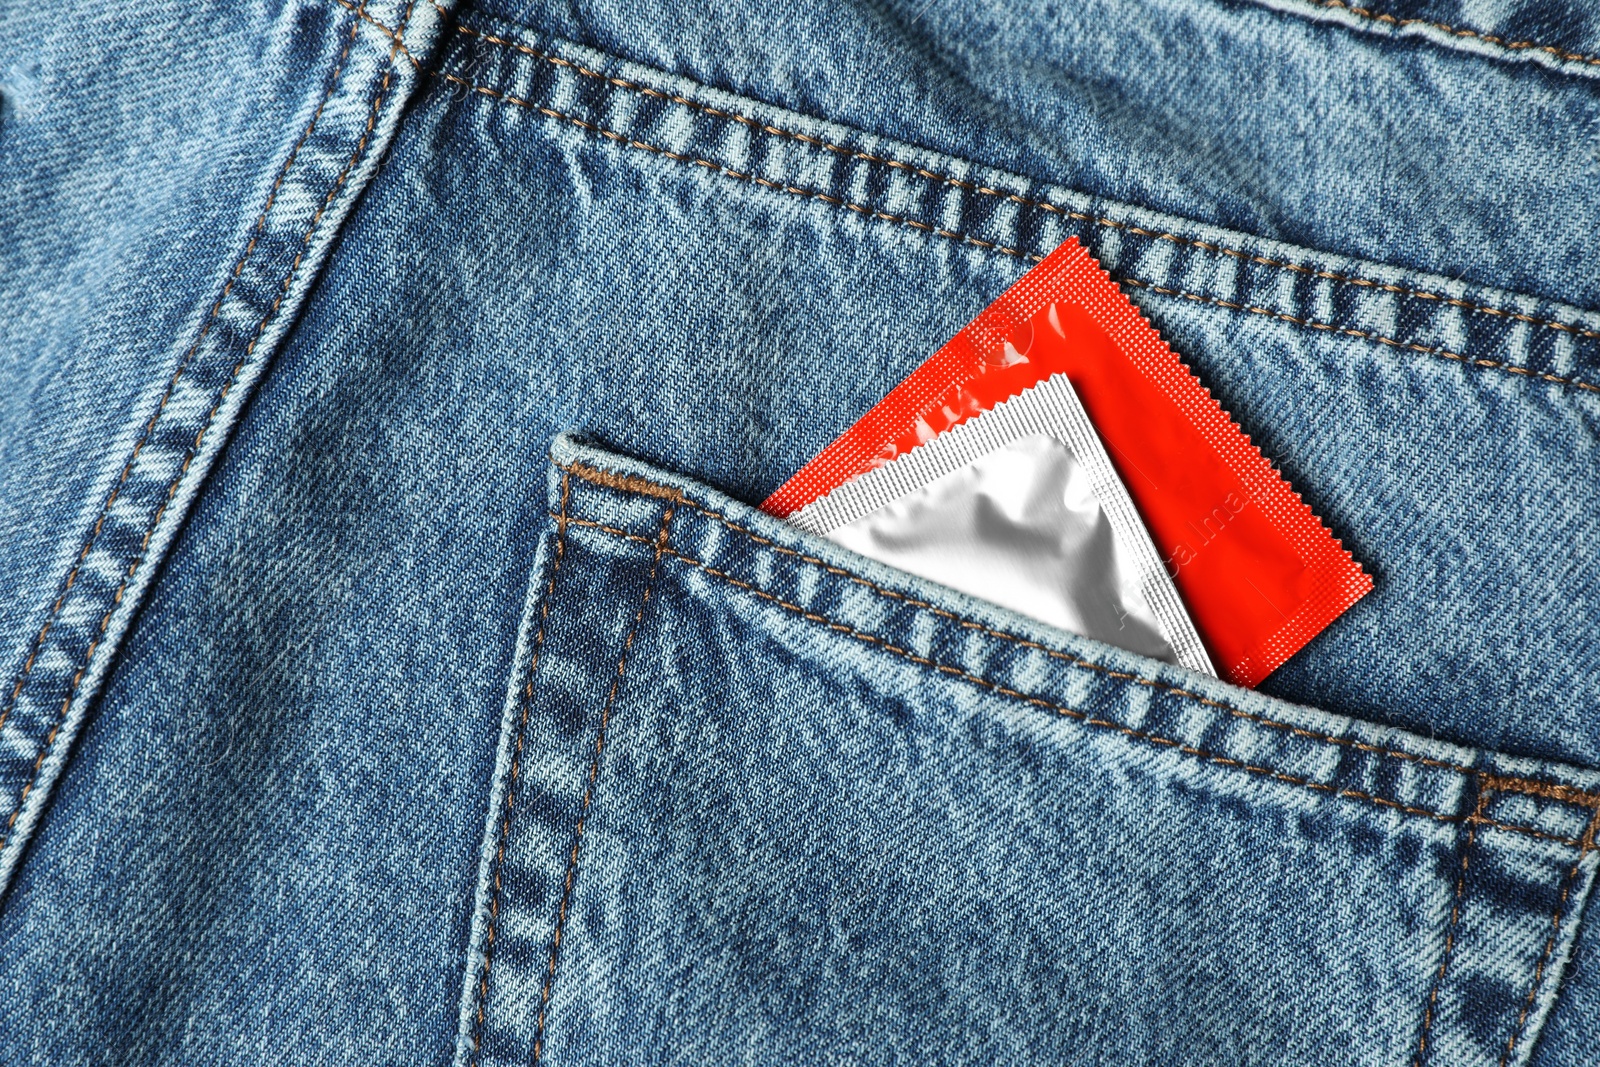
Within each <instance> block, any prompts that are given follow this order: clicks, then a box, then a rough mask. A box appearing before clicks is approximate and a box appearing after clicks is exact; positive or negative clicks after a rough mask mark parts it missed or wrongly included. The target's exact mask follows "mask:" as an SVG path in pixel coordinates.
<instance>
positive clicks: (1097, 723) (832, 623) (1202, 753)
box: [568, 518, 1579, 846]
mask: <svg viewBox="0 0 1600 1067" xmlns="http://www.w3.org/2000/svg"><path fill="white" fill-rule="evenodd" d="M568 521H569V522H570V523H572V524H574V525H583V526H591V527H595V528H599V529H602V530H605V531H606V532H608V533H614V534H618V535H620V536H623V537H625V538H627V539H628V540H632V541H640V542H644V543H653V542H651V541H650V539H649V538H641V537H639V536H638V535H636V534H627V533H626V532H624V531H621V530H616V529H615V528H613V527H606V526H603V525H602V524H599V523H592V522H587V521H585V520H581V519H577V518H571V519H569V520H568ZM666 555H668V556H670V557H671V558H673V559H675V560H678V561H679V562H681V563H685V564H688V565H689V566H692V567H696V568H698V569H700V570H702V571H704V572H705V573H707V574H709V575H711V576H712V577H714V578H717V579H720V580H721V581H724V582H727V583H728V584H729V585H732V586H735V587H736V588H739V589H742V590H744V591H746V592H748V593H750V594H751V595H753V596H756V597H759V598H760V599H762V600H766V601H768V602H769V603H772V604H775V605H777V606H778V607H780V608H783V609H784V610H786V611H790V612H793V613H794V614H796V615H799V616H800V617H801V618H803V619H805V620H807V621H808V622H815V623H819V624H821V625H822V626H825V627H826V628H828V629H829V630H832V631H833V632H835V633H839V634H844V635H845V636H847V637H851V638H854V639H855V640H857V641H861V642H863V643H864V644H868V645H872V646H873V647H876V648H880V649H882V650H884V651H886V652H889V653H892V654H894V655H896V656H899V657H901V658H902V659H907V660H910V661H911V662H912V663H916V664H918V665H919V666H923V667H928V668H931V669H933V670H935V671H938V672H939V673H941V674H947V675H950V676H951V677H954V678H959V679H961V680H962V681H965V682H969V683H971V684H973V685H976V686H979V687H981V688H983V689H987V690H989V691H990V692H993V693H998V694H1000V695H1001V696H1006V697H1011V698H1013V699H1015V700H1020V701H1022V702H1024V703H1026V704H1029V705H1031V706H1033V707H1037V708H1043V709H1046V710H1048V711H1051V712H1054V713H1055V714H1058V715H1061V716H1063V717H1065V718H1069V719H1073V720H1075V721H1077V722H1080V723H1083V724H1084V725H1086V726H1093V727H1096V728H1098V729H1106V730H1114V731H1116V732H1117V733H1119V734H1122V735H1123V736H1125V737H1130V738H1134V739H1135V740H1139V741H1145V742H1148V743H1150V744H1154V745H1160V746H1162V747H1166V748H1173V749H1176V750H1177V751H1179V752H1182V753H1183V754H1185V755H1188V756H1194V757H1196V758H1198V759H1202V760H1205V761H1206V762H1208V763H1214V764H1217V765H1219V766H1223V767H1232V768H1236V769H1238V770H1243V771H1249V772H1250V773H1252V774H1257V775H1262V776H1264V777H1267V778H1271V779H1273V780H1274V781H1278V782H1285V783H1287V784H1289V785H1297V786H1303V787H1304V788H1307V789H1311V790H1315V791H1317V792H1320V793H1327V794H1329V795H1332V796H1336V797H1342V798H1346V799H1351V800H1360V801H1364V802H1366V803H1370V804H1374V805H1376V806H1378V807H1382V808H1390V809H1393V810H1395V811H1400V812H1403V813H1405V814H1407V815H1422V816H1426V817H1427V818H1430V819H1434V820H1437V821H1439V822H1449V823H1459V822H1467V823H1470V824H1472V825H1473V826H1479V825H1484V826H1493V827H1495V828H1496V829H1500V830H1506V831H1508V832H1511V833H1519V834H1524V835H1527V836H1530V837H1537V838H1542V839H1546V840H1551V841H1556V842H1559V843H1561V844H1565V845H1572V846H1576V845H1578V844H1579V842H1578V841H1577V840H1575V839H1571V838H1566V837H1561V836H1559V835H1556V834H1549V833H1546V832H1544V831H1541V830H1536V829H1534V828H1532V827H1526V826H1513V825H1510V824H1507V823H1500V822H1496V821H1494V820H1492V819H1489V818H1487V817H1485V816H1484V815H1483V814H1482V813H1481V811H1480V812H1474V813H1473V814H1472V815H1469V816H1466V817H1463V816H1460V815H1445V814H1443V813H1441V812H1436V811H1432V810H1430V809H1428V808H1418V807H1412V806H1409V805H1406V804H1401V803H1399V802H1398V801H1394V800H1390V799H1388V798H1387V797H1380V796H1375V795H1373V794H1371V793H1365V792H1362V791H1360V790H1356V789H1340V788H1338V787H1337V786H1332V785H1328V784H1326V783H1323V782H1316V781H1312V780H1311V779H1309V778H1302V777H1299V776H1297V775H1292V774H1285V773H1283V772H1282V771H1279V770H1275V769H1274V768H1271V767H1262V766H1257V765H1254V764H1249V763H1245V762H1243V761H1242V760H1236V759H1233V758H1232V757H1229V756H1223V755H1220V754H1218V753H1215V752H1211V751H1208V750H1206V749H1203V748H1198V747H1196V746H1194V745H1188V744H1185V743H1183V742H1181V741H1176V740H1173V739H1172V738H1169V737H1163V736H1161V735H1159V734H1154V733H1150V732H1149V731H1145V730H1137V729H1134V728H1133V727H1131V726H1125V725H1123V724H1122V723H1119V722H1115V721H1113V720H1110V719H1098V718H1094V717H1093V716H1091V715H1089V714H1088V713H1087V712H1083V711H1080V710H1078V709H1076V708H1072V707H1068V706H1066V705H1063V704H1057V703H1055V702H1054V701H1051V700H1047V699H1045V698H1043V697H1039V696H1034V695H1032V694H1029V693H1024V692H1022V691H1021V690H1017V689H1012V688H1011V687H1009V686H1005V685H1001V684H1000V683H998V682H994V681H991V680H989V679H987V678H984V677H982V676H980V675H976V674H972V673H971V672H969V671H965V670H962V669H961V668H959V667H952V666H950V665H948V664H944V663H940V662H939V661H938V660H935V659H931V658H929V657H927V656H920V655H918V654H917V653H915V652H912V651H911V650H909V649H905V648H901V647H899V646H898V645H895V644H892V643H890V642H889V641H887V640H885V639H884V638H882V637H878V636H877V635H875V634H869V633H866V632H864V631H861V630H857V629H855V628H854V627H852V626H848V625H846V624H844V623H841V622H838V621H837V620H835V619H833V618H831V617H829V616H827V615H823V614H820V613H818V612H814V611H808V610H806V609H805V608H803V607H801V606H800V605H798V604H793V603H790V602H789V601H787V600H784V599H782V598H781V597H778V596H774V595H773V594H771V593H768V592H767V591H765V590H763V589H761V588H759V587H757V586H755V585H753V584H752V583H750V582H746V581H743V580H742V579H740V578H737V577H735V576H734V575H732V574H729V573H728V572H727V571H723V570H720V569H718V568H716V567H713V566H711V565H710V564H708V563H706V562H705V561H704V560H700V559H696V558H694V557H693V556H689V555H685V554H683V553H681V552H677V551H673V550H668V551H667V552H666Z"/></svg>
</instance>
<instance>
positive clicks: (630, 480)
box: [569, 463, 684, 504]
mask: <svg viewBox="0 0 1600 1067" xmlns="http://www.w3.org/2000/svg"><path fill="white" fill-rule="evenodd" d="M569 469H570V470H571V471H572V473H573V474H576V475H577V476H578V477H580V478H582V479H583V480H584V481H586V482H593V483H594V484H596V485H603V486H605V487H606V488H607V489H619V490H621V491H622V492H624V493H637V494H639V495H640V496H653V497H656V498H657V499H659V500H670V501H672V502H673V503H675V504H681V503H683V502H684V496H683V494H682V493H680V492H679V491H678V490H676V489H674V488H672V487H671V486H668V485H658V484H657V483H655V482H652V481H650V480H649V479H647V478H635V477H634V476H633V475H631V474H617V473H614V472H612V471H603V470H601V469H600V468H598V467H591V466H589V465H588V464H587V463H574V464H573V465H572V466H571V467H570V468H569Z"/></svg>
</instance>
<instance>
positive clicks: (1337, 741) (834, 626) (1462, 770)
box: [557, 463, 1600, 858]
mask: <svg viewBox="0 0 1600 1067" xmlns="http://www.w3.org/2000/svg"><path fill="white" fill-rule="evenodd" d="M557 469H560V470H562V471H564V472H566V473H568V474H571V475H575V476H576V477H578V478H581V479H583V480H585V481H589V482H592V483H595V484H598V485H601V486H604V487H606V488H610V489H616V490H619V491H622V492H635V493H637V492H639V491H640V490H639V489H637V488H623V486H622V484H621V483H622V482H624V481H625V482H627V483H629V484H630V485H634V486H637V485H639V484H642V485H646V486H649V487H650V488H651V490H652V491H651V492H649V493H648V494H646V495H650V496H657V497H661V496H665V495H666V494H672V496H671V499H673V500H675V501H678V502H681V503H682V504H683V505H684V506H686V507H690V508H693V509H694V510H696V511H698V512H700V513H701V514H703V515H705V516H706V517H708V518H711V519H714V520H715V521H717V522H719V523H721V524H722V525H723V526H724V527H726V528H728V529H729V530H732V531H735V532H738V533H741V534H743V535H745V536H746V537H748V538H750V539H752V540H754V541H756V542H758V543H760V544H762V545H764V546H766V547H768V548H770V549H773V550H775V551H778V552H781V553H784V554H786V555H791V556H794V557H796V558H798V559H800V560H803V561H805V562H808V563H812V564H815V565H818V566H820V567H822V568H824V569H825V570H827V571H828V572H829V573H833V574H836V575H838V576H840V577H844V578H847V579H849V580H850V581H853V582H856V583H857V584H860V585H862V586H865V587H867V588H869V589H872V590H874V591H876V592H878V593H879V594H881V595H884V596H886V597H888V598H890V599H894V600H899V601H902V602H904V603H907V604H909V605H912V606H915V607H918V608H921V609H923V610H927V611H930V612H932V613H934V614H937V615H939V616H941V617H943V618H946V619H949V620H950V621H953V622H956V623H958V624H960V625H963V626H966V627H967V628H969V629H974V630H977V631H979V632H982V633H984V634H986V635H988V636H992V637H995V638H997V639H1000V640H1004V641H1007V642H1010V643H1013V644H1017V645H1019V646H1022V647H1026V648H1029V649H1030V650H1035V651H1039V652H1042V653H1044V654H1046V655H1049V656H1052V657H1054V658H1057V659H1060V660H1063V661H1065V662H1066V663H1067V664H1068V665H1069V666H1073V667H1080V668H1083V669H1086V670H1092V671H1097V672H1099V673H1102V674H1106V675H1108V676H1110V677H1114V678H1118V679H1121V680H1126V681H1131V682H1135V683H1137V684H1139V685H1144V686H1146V687H1149V688H1152V689H1156V690H1159V691H1162V692H1166V693H1169V694H1171V695H1173V696H1177V697H1180V698H1183V699H1187V700H1191V701H1195V702H1198V703H1201V704H1205V705H1208V706H1210V707H1214V708H1218V709H1221V710H1224V711H1227V712H1228V713H1229V714H1231V715H1234V716H1236V717H1239V718H1243V719H1247V720H1249V721H1251V722H1255V723H1257V724H1259V725H1262V726H1267V727H1270V728H1273V729H1279V730H1285V731H1288V732H1289V733H1291V734H1292V735H1293V736H1298V737H1303V738H1305V739H1308V740H1312V741H1318V742H1324V743H1328V744H1333V745H1340V746H1346V747H1352V748H1356V749H1358V750H1359V751H1362V752H1366V753H1368V754H1371V755H1377V756H1387V757H1393V758H1396V759H1401V760H1406V761H1409V762H1413V763H1420V764H1423V765H1426V766H1431V767H1436V768H1439V769H1442V770H1448V771H1452V772H1455V773H1458V774H1462V775H1465V776H1469V777H1471V778H1472V779H1474V780H1476V781H1477V782H1479V784H1480V788H1481V789H1483V790H1486V791H1487V790H1496V791H1504V792H1516V793H1522V794H1526V795H1530V796H1538V797H1542V798H1545V799H1550V800H1556V801H1559V802H1561V803H1566V804H1573V805H1577V806H1581V807H1588V808H1593V809H1596V810H1597V811H1600V794H1596V793H1587V792H1584V791H1582V790H1579V789H1575V788H1573V787H1571V786H1567V785H1562V784H1560V783H1555V782H1544V781H1540V780H1537V779H1531V778H1515V777H1509V776H1504V775H1496V774H1491V773H1488V772H1485V771H1482V770H1477V769H1474V768H1472V767H1467V766H1465V765H1462V764H1454V763H1449V762H1446V761H1441V760H1433V759H1429V758H1427V757H1424V756H1418V755H1415V754H1413V753H1409V752H1402V751H1398V750H1394V749H1387V748H1383V747H1381V746H1376V745H1370V744H1367V743H1365V742H1359V741H1354V740H1352V739H1350V738H1341V737H1334V736H1332V735H1328V734H1321V733H1317V732H1315V731H1311V730H1306V729H1304V728H1303V727H1298V726H1293V725H1291V724H1289V723H1283V722H1278V721H1276V720H1273V719H1268V718H1265V717H1263V716H1260V715H1256V714H1255V713H1253V712H1248V711H1245V710H1243V709H1242V708H1236V707H1233V706H1231V705H1229V704H1227V703H1225V702H1222V701H1216V700H1212V699H1210V698H1208V697H1204V696H1201V695H1200V694H1198V693H1194V692H1191V691H1189V690H1186V689H1181V688H1178V687H1175V686H1168V685H1166V684H1165V683H1161V682H1157V681H1154V680H1152V679H1146V678H1141V677H1139V676H1137V675H1133V674H1129V673H1127V672H1123V671H1115V670H1112V669H1110V668H1107V667H1103V666H1101V665H1099V664H1096V663H1091V662H1089V661H1087V660H1084V659H1082V658H1080V657H1076V656H1073V655H1071V654H1070V653H1064V652H1059V651H1056V650H1054V649H1051V648H1048V647H1046V646H1043V645H1040V644H1038V643H1037V642H1033V641H1029V640H1027V639H1026V638H1022V637H1017V636H1015V635H1012V634H1007V633H1004V632H1003V631H999V630H994V629H992V628H990V627H987V626H985V625H983V624H982V623H977V622H974V621H972V620H969V619H963V618H961V617H960V616H958V615H954V614H952V613H950V612H948V611H945V610H944V609H941V608H937V607H934V606H933V605H931V604H928V603H926V602H925V601H921V600H917V599H915V598H913V597H909V596H906V595H905V594H902V593H896V592H894V591H893V590H887V589H884V588H883V587H881V586H878V585H876V584H875V583H873V582H871V581H869V580H868V579H865V578H861V577H859V576H857V575H853V574H851V573H849V572H848V571H844V570H842V569H841V568H837V567H834V566H832V565H831V564H828V563H826V562H825V561H823V560H820V559H817V558H816V557H814V556H807V555H805V554H804V553H801V552H798V551H795V550H794V549H789V548H785V547H784V546H782V545H777V544H774V543H773V542H772V541H771V540H770V539H768V538H765V537H762V536H761V535H760V534H757V533H755V532H753V531H751V530H748V529H746V528H745V527H743V526H740V525H739V524H737V523H735V522H734V521H732V520H731V519H729V518H728V517H727V516H725V515H723V514H722V513H721V512H719V511H716V510H714V509H712V508H709V507H706V506H705V505H702V504H700V503H698V502H696V501H695V500H693V499H691V498H689V497H688V496H686V495H685V494H683V493H682V492H681V491H680V490H677V489H674V488H672V487H670V486H664V485H660V484H659V483H655V482H650V481H648V480H647V479H643V478H637V477H633V476H619V475H617V474H614V473H612V472H608V471H602V470H599V469H598V468H595V467H591V466H588V465H586V464H583V463H572V464H570V465H569V466H566V467H560V466H558V468H557ZM567 521H568V522H569V523H572V524H575V525H581V526H587V527H590V528H595V529H599V530H601V531H604V532H606V533H608V534H612V535H617V536H620V537H623V538H626V539H629V540H642V541H644V542H646V543H653V542H650V539H648V538H640V537H639V535H637V534H631V533H628V532H627V531H624V530H620V529H618V528H616V527H612V526H607V525H604V524H602V523H599V522H595V521H593V520H589V519H580V518H577V517H570V518H569V519H568V520H567ZM665 555H668V556H671V557H673V558H675V559H678V560H680V561H682V562H684V563H686V564H689V565H691V566H694V567H698V568H700V569H701V570H703V571H705V572H706V573H708V574H711V575H712V576H714V577H717V578H720V579H722V580H724V581H726V582H728V583H730V584H732V585H734V586H736V587H739V588H742V589H744V590H746V591H747V592H750V593H751V594H753V595H755V596H757V597H760V598H762V599H765V600H769V601H771V602H772V603H774V604H777V605H778V606H780V607H782V608H784V609H786V610H788V611H791V612H793V613H795V614H797V615H800V616H801V617H802V618H805V619H807V620H808V621H813V622H818V623H821V624H822V625H825V626H827V627H828V628H829V629H831V630H834V631H835V632H838V633H843V634H845V635H846V636H850V637H854V638H856V639H858V640H860V641H862V642H863V643H866V644H871V645H873V646H875V647H878V648H882V649H884V650H886V651H889V652H892V653H894V654H895V655H898V656H901V657H902V658H905V659H908V660H910V661H912V662H915V663H918V664H919V665H922V666H926V667H930V668H933V669H935V670H937V671H939V672H940V673H943V674H949V675H952V676H955V677H959V678H961V679H962V680H964V681H967V682H969V683H972V684H975V685H978V686H980V687H981V688H984V689H988V690H990V691H992V692H997V693H1000V694H1001V695H1003V696H1009V697H1012V698H1014V699H1018V700H1021V701H1024V702H1026V703H1029V704H1031V705H1034V706H1036V707H1041V708H1045V709H1048V710H1052V711H1055V712H1057V713H1058V714H1060V715H1063V716H1065V717H1067V718H1071V719H1073V720H1075V721H1078V722H1081V723H1083V724H1085V725H1089V726H1094V727H1097V728H1101V729H1112V730H1115V731H1117V732H1119V733H1122V734H1124V735H1125V736H1128V737H1132V738H1135V739H1138V740H1142V741H1148V742H1150V743H1152V744H1156V745H1160V746H1163V747H1170V748H1175V749H1177V750H1178V751H1180V752H1183V753H1184V754H1185V755H1191V756H1195V757H1197V758H1200V759H1204V760H1206V761H1208V762H1212V763H1216V764H1218V765H1220V766H1227V767H1234V768H1237V769H1240V770H1245V771H1249V772H1251V773H1253V774H1258V775H1262V776H1265V777H1269V778H1273V779H1275V780H1278V781H1282V782H1286V783H1289V784H1292V785H1299V786H1304V787H1305V788H1308V789H1312V790H1315V791H1317V792H1323V793H1328V794H1330V795H1333V796H1338V797H1345V798H1349V799H1355V800H1362V801H1367V802H1370V803H1372V804H1375V805H1378V806H1380V807H1387V808H1393V809H1396V810H1399V811H1401V812H1404V813H1406V814H1411V815H1425V816H1427V817H1429V818H1432V819H1436V820H1438V821H1441V822H1456V823H1459V822H1466V823H1469V824H1471V825H1474V826H1491V827H1494V828H1495V829H1500V830H1506V831H1509V832H1512V833H1518V834H1522V835H1524V836H1528V837H1533V838H1537V839H1539V840H1548V841H1554V842H1556V843H1558V844H1562V845H1566V846H1568V847H1574V848H1584V847H1585V843H1586V841H1587V838H1584V839H1577V838H1569V837H1564V836H1562V835H1559V834H1552V833H1548V832H1546V831H1543V830H1539V829H1536V828H1534V827H1530V826H1517V825H1514V824H1510V823H1502V822H1499V821H1496V820H1493V819H1490V818H1488V817H1486V816H1484V815H1482V813H1481V811H1475V812H1474V813H1473V814H1472V815H1467V816H1462V815H1446V814H1443V813H1441V812H1435V811H1432V810H1430V809H1427V808H1416V807H1411V806H1407V805H1404V804H1401V803H1399V802H1397V801H1393V800H1389V799H1387V798H1385V797H1379V796H1375V795H1373V794H1370V793H1365V792H1362V791H1360V790H1353V789H1339V788H1337V787H1335V786H1331V785H1327V784H1325V783H1322V782H1315V781H1312V780H1310V779H1307V778H1301V777H1298V776H1295V775H1289V774H1285V773H1283V772H1282V771H1277V770H1274V769H1272V768H1270V767H1258V766H1255V765H1252V764H1247V763H1244V762H1242V761H1239V760H1235V759H1232V758H1230V757H1227V756H1222V755H1219V754H1217V753H1213V752H1209V751H1207V750H1205V749H1201V748H1197V747H1195V746H1193V745H1187V744H1184V743H1183V742H1179V741H1175V740H1173V739H1171V738H1166V737H1161V736H1159V735H1157V734H1151V733H1147V732H1145V731H1140V730H1135V729H1133V728H1132V727H1129V726H1125V725H1123V724H1122V723H1118V722H1114V721H1111V720H1106V719H1097V718H1093V717H1092V716H1090V715H1089V714H1088V713H1086V712H1082V711H1079V710H1077V709H1075V708H1069V707H1066V706H1064V705H1060V704H1056V703H1054V702H1052V701H1049V700H1045V699H1044V698H1042V697H1036V696H1031V695H1030V694H1027V693H1023V692H1021V691H1019V690H1014V689H1011V688H1010V687H1008V686H1004V685H1001V684H999V683H997V682H993V681H990V680H989V679H987V678H983V677H981V676H980V675H976V674H971V673H969V672H967V671H964V670H962V669H960V668H958V667H951V666H949V665H947V664H942V663H939V662H937V661H936V660H932V659H929V658H927V657H924V656H919V655H917V654H916V653H915V652H912V651H910V650H909V649H903V648H900V647H898V646H896V645H892V644H890V643H888V642H887V641H885V640H884V639H883V638H880V637H877V636H876V635H873V634H869V633H865V632H864V631H860V630H856V629H855V628H854V627H850V626H847V625H845V624H843V623H840V622H837V621H836V620H833V619H831V618H829V617H827V616H825V615H820V614H817V613H815V612H810V611H807V610H806V609H805V608H803V607H801V606H800V605H798V604H791V603H789V602H788V601H785V600H783V599H781V598H779V597H777V596H774V595H773V594H771V593H768V592H766V591H765V590H762V589H759V588H757V587H756V586H754V585H752V584H750V583H748V582H745V581H742V580H741V579H739V578H736V577H734V576H733V575H731V574H728V573H727V572H725V571H721V570H719V569H717V568H715V567H712V566H711V565H709V564H707V563H706V562H704V561H703V560H699V559H696V558H694V557H693V556H689V555H686V554H684V553H681V552H677V551H676V550H673V549H670V548H668V549H665ZM1580 858H1581V856H1580Z"/></svg>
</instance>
